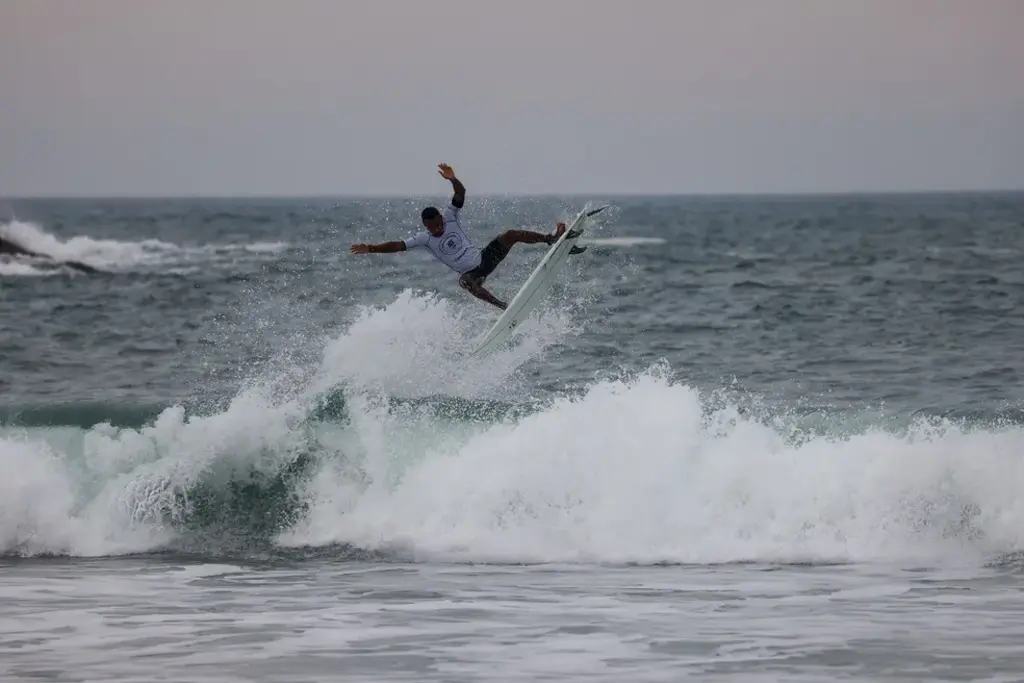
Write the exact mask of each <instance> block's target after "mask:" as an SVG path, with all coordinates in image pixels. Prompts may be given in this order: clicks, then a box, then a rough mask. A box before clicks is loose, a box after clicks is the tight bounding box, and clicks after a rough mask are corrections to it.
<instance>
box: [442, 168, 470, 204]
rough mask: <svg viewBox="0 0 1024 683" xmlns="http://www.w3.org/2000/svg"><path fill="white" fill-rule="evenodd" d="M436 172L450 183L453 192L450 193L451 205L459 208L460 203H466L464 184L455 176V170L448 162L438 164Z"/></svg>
mask: <svg viewBox="0 0 1024 683" xmlns="http://www.w3.org/2000/svg"><path fill="white" fill-rule="evenodd" d="M437 169H438V170H437V172H438V173H440V174H441V177H442V178H444V179H445V180H447V181H450V182H451V184H452V189H453V190H454V194H452V206H454V207H455V208H457V209H461V208H462V205H463V204H465V203H466V186H465V185H463V184H462V181H461V180H459V179H458V178H456V177H455V171H454V170H453V169H452V167H451V166H449V165H448V164H438V165H437Z"/></svg>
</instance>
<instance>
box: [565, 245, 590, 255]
mask: <svg viewBox="0 0 1024 683" xmlns="http://www.w3.org/2000/svg"><path fill="white" fill-rule="evenodd" d="M586 250H587V248H586V247H585V246H583V247H573V248H572V249H570V250H569V256H575V255H576V254H582V253H583V252H585V251H586Z"/></svg>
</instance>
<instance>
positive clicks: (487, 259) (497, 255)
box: [466, 237, 508, 282]
mask: <svg viewBox="0 0 1024 683" xmlns="http://www.w3.org/2000/svg"><path fill="white" fill-rule="evenodd" d="M506 256H508V248H507V247H505V246H504V245H503V244H502V243H501V240H499V239H498V238H497V237H495V238H494V239H493V240H491V241H490V242H488V243H487V246H486V247H484V250H483V251H482V252H480V265H479V266H477V267H476V268H474V269H473V270H470V271H467V272H466V275H472V276H473V277H474V278H476V279H477V280H478V281H480V282H483V280H484V279H485V278H486V277H487V276H488V275H490V274H491V273H492V272H493V271H494V269H495V268H497V267H498V264H499V263H501V262H502V261H504V260H505V257H506Z"/></svg>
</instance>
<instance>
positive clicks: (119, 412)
mask: <svg viewBox="0 0 1024 683" xmlns="http://www.w3.org/2000/svg"><path fill="white" fill-rule="evenodd" d="M429 199H430V200H431V201H435V202H436V201H443V199H439V198H429ZM423 201H426V200H424V199H418V198H411V199H392V200H387V199H375V200H347V201H344V202H335V201H327V200H308V201H307V200H247V201H234V200H209V201H186V200H176V201H170V200H161V201H155V200H154V201H142V200H133V201H127V200H118V201H114V200H109V201H98V200H96V201H84V200H80V201H49V202H43V201H34V202H28V201H26V202H16V203H15V204H14V211H15V213H16V215H17V218H16V219H12V220H10V221H8V222H7V223H6V224H3V225H0V232H2V234H4V235H7V236H8V237H13V238H16V239H17V240H19V241H20V242H21V243H23V244H25V245H26V246H30V247H32V248H35V249H37V250H40V251H45V252H47V253H50V254H52V255H54V256H55V257H58V258H68V259H75V260H80V261H84V262H86V263H89V264H90V265H94V266H96V267H99V268H102V269H104V270H105V271H107V272H106V273H105V274H102V275H99V276H84V275H81V274H75V273H73V272H67V271H64V270H62V269H60V268H53V267H51V265H52V264H48V263H45V262H41V261H33V260H28V261H25V260H17V259H9V258H8V259H4V260H2V261H0V316H2V317H0V319H2V320H3V325H2V326H0V358H2V359H3V368H4V372H3V373H2V375H0V389H2V390H3V394H2V398H0V420H2V425H0V553H2V554H3V555H4V556H5V557H6V560H5V561H4V564H3V566H2V572H0V592H2V594H3V600H2V601H0V633H2V634H3V635H2V639H0V650H2V653H0V654H2V656H0V673H3V674H4V676H3V678H4V680H19V679H21V678H24V679H32V680H39V679H49V680H69V681H71V680H106V681H113V680H155V679H157V678H160V677H166V678H168V679H171V680H180V681H192V680H195V681H232V680H267V681H270V680H348V679H359V680H362V679H366V678H371V677H372V678H375V679H384V680H412V679H414V680H446V681H447V680H521V679H529V680H539V679H583V678H586V679H593V678H595V677H599V676H603V677H609V678H610V677H616V678H626V679H629V680H665V679H673V680H677V679H678V678H680V677H687V676H691V677H694V678H698V679H700V680H755V679H756V680H822V679H841V678H843V679H860V680H888V679H900V678H902V679H911V680H1018V679H1020V678H1021V677H1022V676H1024V663H1022V661H1021V657H1020V656H1019V655H1017V654H1015V650H1014V643H1015V642H1019V639H1020V635H1021V634H1020V626H1019V624H1020V623H1022V620H1021V619H1020V613H1019V612H1020V609H1021V606H1020V601H1019V599H1018V596H1019V594H1020V586H1021V584H1020V579H1019V559H1018V553H1019V552H1020V551H1021V549H1022V548H1021V545H1022V544H1021V528H1022V523H1024V507H1022V497H1021V494H1020V493H1019V490H1020V483H1021V482H1022V480H1024V477H1022V474H1024V469H1022V463H1021V450H1022V445H1024V439H1022V434H1024V432H1022V430H1021V418H1020V415H1021V413H1020V407H1021V398H1022V387H1021V383H1020V379H1019V369H1018V368H1019V361H1018V359H1019V358H1020V356H1021V351H1022V344H1024V342H1022V341H1021V339H1024V336H1022V335H1021V331H1022V330H1021V326H1022V319H1021V317H1020V316H1019V315H1018V314H1017V303H1018V300H1019V298H1020V296H1021V294H1022V292H1024V277H1022V276H1021V274H1020V270H1019V267H1018V264H1019V263H1020V259H1021V255H1022V254H1021V251H1022V248H1024V247H1022V242H1021V240H1020V238H1019V234H1020V229H1021V228H1022V227H1024V196H1021V195H1006V194H1004V195H953V196H937V195H932V196H887V197H832V198H829V197H815V198H718V199H710V198H700V199H694V198H608V197H594V198H551V199H507V198H502V199H497V198H491V199H482V200H477V201H476V203H472V202H471V204H470V205H469V206H467V210H466V220H467V224H468V226H469V228H470V230H471V231H472V232H474V233H477V232H479V233H480V234H481V235H483V236H485V237H484V239H485V238H486V237H489V236H490V235H492V234H494V233H495V232H497V231H498V230H499V229H500V227H502V226H508V225H526V226H528V227H535V228H537V229H543V230H548V229H550V227H551V225H552V224H553V223H554V222H555V221H556V220H558V219H562V218H565V217H566V216H568V215H571V214H572V213H573V212H574V211H575V210H577V209H578V208H582V206H583V205H584V204H585V203H586V202H590V203H592V204H593V203H598V202H601V203H604V202H609V203H611V204H612V205H613V206H614V207H615V209H614V211H613V212H612V215H611V216H610V218H609V220H607V221H606V222H605V224H604V225H602V226H601V228H600V229H599V230H598V231H597V232H595V234H594V235H592V236H591V245H592V246H591V249H590V250H589V251H588V252H587V256H586V257H584V258H579V259H576V260H574V261H573V262H572V263H571V265H570V267H569V269H568V271H567V273H566V278H565V281H564V283H563V284H561V285H560V286H559V287H558V288H557V289H556V291H555V292H554V293H553V297H552V299H551V301H550V304H549V306H547V307H546V309H545V311H544V312H543V314H542V315H540V316H539V317H537V318H536V319H534V320H533V322H532V323H531V324H530V325H528V326H527V327H526V328H524V332H523V335H522V336H521V337H520V338H519V339H517V343H516V345H515V346H513V347H512V348H509V349H506V350H504V351H502V352H500V353H498V354H496V355H495V356H493V357H489V358H487V359H483V360H468V359H467V358H465V356H464V355H463V354H464V352H465V351H466V350H467V349H468V348H470V346H471V344H472V341H473V339H474V338H475V337H477V336H478V335H479V334H482V332H483V330H484V329H485V327H486V325H487V324H488V323H489V322H490V321H491V320H493V319H494V316H495V313H494V312H492V311H490V310H488V309H487V308H486V307H484V306H483V305H481V304H478V303H477V302H474V301H471V300H468V299H467V297H466V296H465V295H463V294H462V293H461V292H460V290H459V289H458V287H457V286H456V285H455V282H454V280H453V278H452V277H451V276H450V274H448V273H446V272H445V271H444V270H443V268H442V267H440V266H439V265H438V264H436V263H434V262H432V261H430V260H429V258H427V257H424V256H423V255H420V254H414V253H409V254H402V255H389V256H375V257H358V258H357V257H353V256H350V255H349V254H348V252H347V247H348V245H349V244H350V243H351V242H354V241H363V240H373V241H383V240H385V239H391V238H393V237H396V236H402V235H404V234H407V233H408V232H409V231H410V230H412V229H414V228H415V223H414V220H415V217H416V215H417V213H418V207H419V206H420V204H421V203H422V202H423ZM539 253H540V252H539V251H531V250H530V249H529V248H524V249H521V250H519V251H517V252H514V253H513V255H512V256H511V257H510V258H509V260H508V261H507V263H506V265H504V266H503V269H502V270H501V271H499V273H498V274H497V275H496V276H495V277H493V278H492V284H493V288H494V289H495V291H496V292H497V293H498V294H499V296H505V297H509V296H511V293H512V292H513V291H514V287H515V285H516V283H518V282H521V281H522V280H523V279H524V278H525V276H526V274H527V273H528V272H529V269H530V267H531V265H532V263H534V262H535V259H536V258H537V257H538V256H539ZM0 258H4V257H0ZM954 621H955V623H954Z"/></svg>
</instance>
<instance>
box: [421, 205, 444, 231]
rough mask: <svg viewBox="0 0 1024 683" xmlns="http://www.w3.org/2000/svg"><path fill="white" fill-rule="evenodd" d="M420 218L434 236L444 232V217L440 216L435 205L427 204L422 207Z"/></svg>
mask: <svg viewBox="0 0 1024 683" xmlns="http://www.w3.org/2000/svg"><path fill="white" fill-rule="evenodd" d="M420 218H422V219H423V225H425V226H427V230H428V231H429V232H430V234H431V235H434V236H435V237H436V236H438V235H440V234H441V233H443V232H444V219H443V218H441V212H440V211H438V210H437V207H435V206H428V207H427V208H425V209H423V212H422V213H421V214H420Z"/></svg>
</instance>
